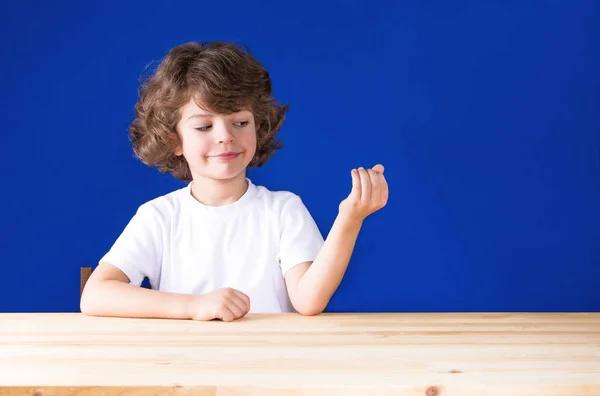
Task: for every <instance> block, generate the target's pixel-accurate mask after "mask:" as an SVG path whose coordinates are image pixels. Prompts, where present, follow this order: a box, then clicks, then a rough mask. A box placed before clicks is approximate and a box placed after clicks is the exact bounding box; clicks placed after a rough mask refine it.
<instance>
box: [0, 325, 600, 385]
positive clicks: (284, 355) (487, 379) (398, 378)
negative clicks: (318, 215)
mask: <svg viewBox="0 0 600 396" xmlns="http://www.w3.org/2000/svg"><path fill="white" fill-rule="evenodd" d="M97 387H105V388H103V389H102V390H101V391H102V392H104V393H103V394H105V395H113V394H114V395H117V394H118V395H123V394H127V395H129V396H131V395H138V394H139V395H143V394H144V395H146V394H161V395H188V394H190V395H191V394H198V395H218V396H223V395H227V396H234V395H236V396H241V395H256V396H258V395H261V396H263V395H267V396H270V395H290V396H291V395H331V394H335V395H344V396H347V395H350V396H353V395H372V396H377V395H425V396H443V395H444V396H446V395H478V396H481V395H502V396H505V395H534V394H535V395H542V394H543V395H600V313H381V314H379V313H372V314H371V313H368V314H365V313H360V314H354V313H353V314H333V313H330V314H329V313H326V314H322V315H318V316H314V317H305V316H300V315H297V314H274V315H272V314H250V315H248V316H246V317H245V318H242V319H240V320H237V321H234V322H230V323H226V322H221V321H210V322H194V321H190V320H163V319H121V318H99V317H88V316H84V315H81V314H74V313H73V314H72V313H54V314H30V313H19V314H0V395H9V394H10V395H11V396H12V395H19V394H23V395H25V394H27V395H34V394H35V395H38V396H40V395H58V394H61V395H63V394H64V395H84V394H85V395H89V394H95V392H96V391H99V390H100V389H99V388H97Z"/></svg>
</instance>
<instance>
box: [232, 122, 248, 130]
mask: <svg viewBox="0 0 600 396" xmlns="http://www.w3.org/2000/svg"><path fill="white" fill-rule="evenodd" d="M248 124H249V122H248V121H240V122H236V123H235V125H236V126H238V127H240V128H243V127H245V126H246V125H248Z"/></svg>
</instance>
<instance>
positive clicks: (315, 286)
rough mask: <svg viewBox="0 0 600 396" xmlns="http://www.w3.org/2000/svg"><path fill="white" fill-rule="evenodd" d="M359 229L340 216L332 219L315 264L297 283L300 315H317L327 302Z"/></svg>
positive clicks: (341, 272)
mask: <svg viewBox="0 0 600 396" xmlns="http://www.w3.org/2000/svg"><path fill="white" fill-rule="evenodd" d="M361 226H362V221H361V220H354V219H351V218H349V217H345V216H342V215H338V216H337V218H336V219H335V221H334V223H333V226H332V227H331V231H330V232H329V235H328V236H327V239H326V240H325V243H324V244H323V247H322V248H321V250H320V251H319V254H318V255H317V257H316V258H315V261H314V262H313V263H312V264H311V265H310V267H309V268H308V269H307V270H306V272H305V273H304V274H303V275H302V276H301V277H300V279H299V280H298V285H297V287H298V294H299V296H300V299H301V301H302V311H303V312H304V313H307V314H309V315H310V314H317V313H320V312H322V311H323V310H324V309H325V307H326V306H327V304H328V303H329V300H330V299H331V297H332V296H333V293H335V291H336V290H337V288H338V286H339V285H340V283H341V281H342V278H343V277H344V274H345V272H346V269H347V268H348V263H349V262H350V257H351V256H352V252H353V250H354V245H355V243H356V239H357V237H358V233H359V231H360V228H361Z"/></svg>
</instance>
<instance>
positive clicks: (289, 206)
mask: <svg viewBox="0 0 600 396" xmlns="http://www.w3.org/2000/svg"><path fill="white" fill-rule="evenodd" d="M323 242H324V240H323V236H322V235H321V232H320V231H319V228H318V227H317V224H316V223H315V221H314V219H313V218H312V216H311V214H310V212H309V211H308V209H307V208H306V206H305V205H304V203H303V202H302V200H301V199H300V197H299V196H297V195H295V194H294V195H292V196H291V197H290V198H289V199H288V200H287V201H286V202H285V203H284V204H283V207H282V211H281V240H280V244H279V262H280V265H281V271H282V273H283V275H285V274H286V273H287V272H288V271H289V270H290V269H291V268H292V267H294V266H296V265H298V264H300V263H303V262H306V261H314V260H315V258H316V257H317V254H318V253H319V251H320V250H321V247H322V246H323Z"/></svg>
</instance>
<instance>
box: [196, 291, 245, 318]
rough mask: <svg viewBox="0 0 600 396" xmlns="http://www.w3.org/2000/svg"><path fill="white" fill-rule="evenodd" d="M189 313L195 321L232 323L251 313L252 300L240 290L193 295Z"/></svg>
mask: <svg viewBox="0 0 600 396" xmlns="http://www.w3.org/2000/svg"><path fill="white" fill-rule="evenodd" d="M189 303H190V304H189V306H188V312H189V317H190V319H193V320H203V321H207V320H213V319H220V320H222V321H224V322H231V321H233V320H235V319H239V318H241V317H243V316H245V315H246V314H247V313H248V312H249V311H250V298H249V297H248V296H247V295H246V294H244V293H242V292H241V291H239V290H236V289H232V288H229V287H227V288H222V289H217V290H214V291H212V292H210V293H206V294H203V295H193V296H191V300H190V302H189Z"/></svg>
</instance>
